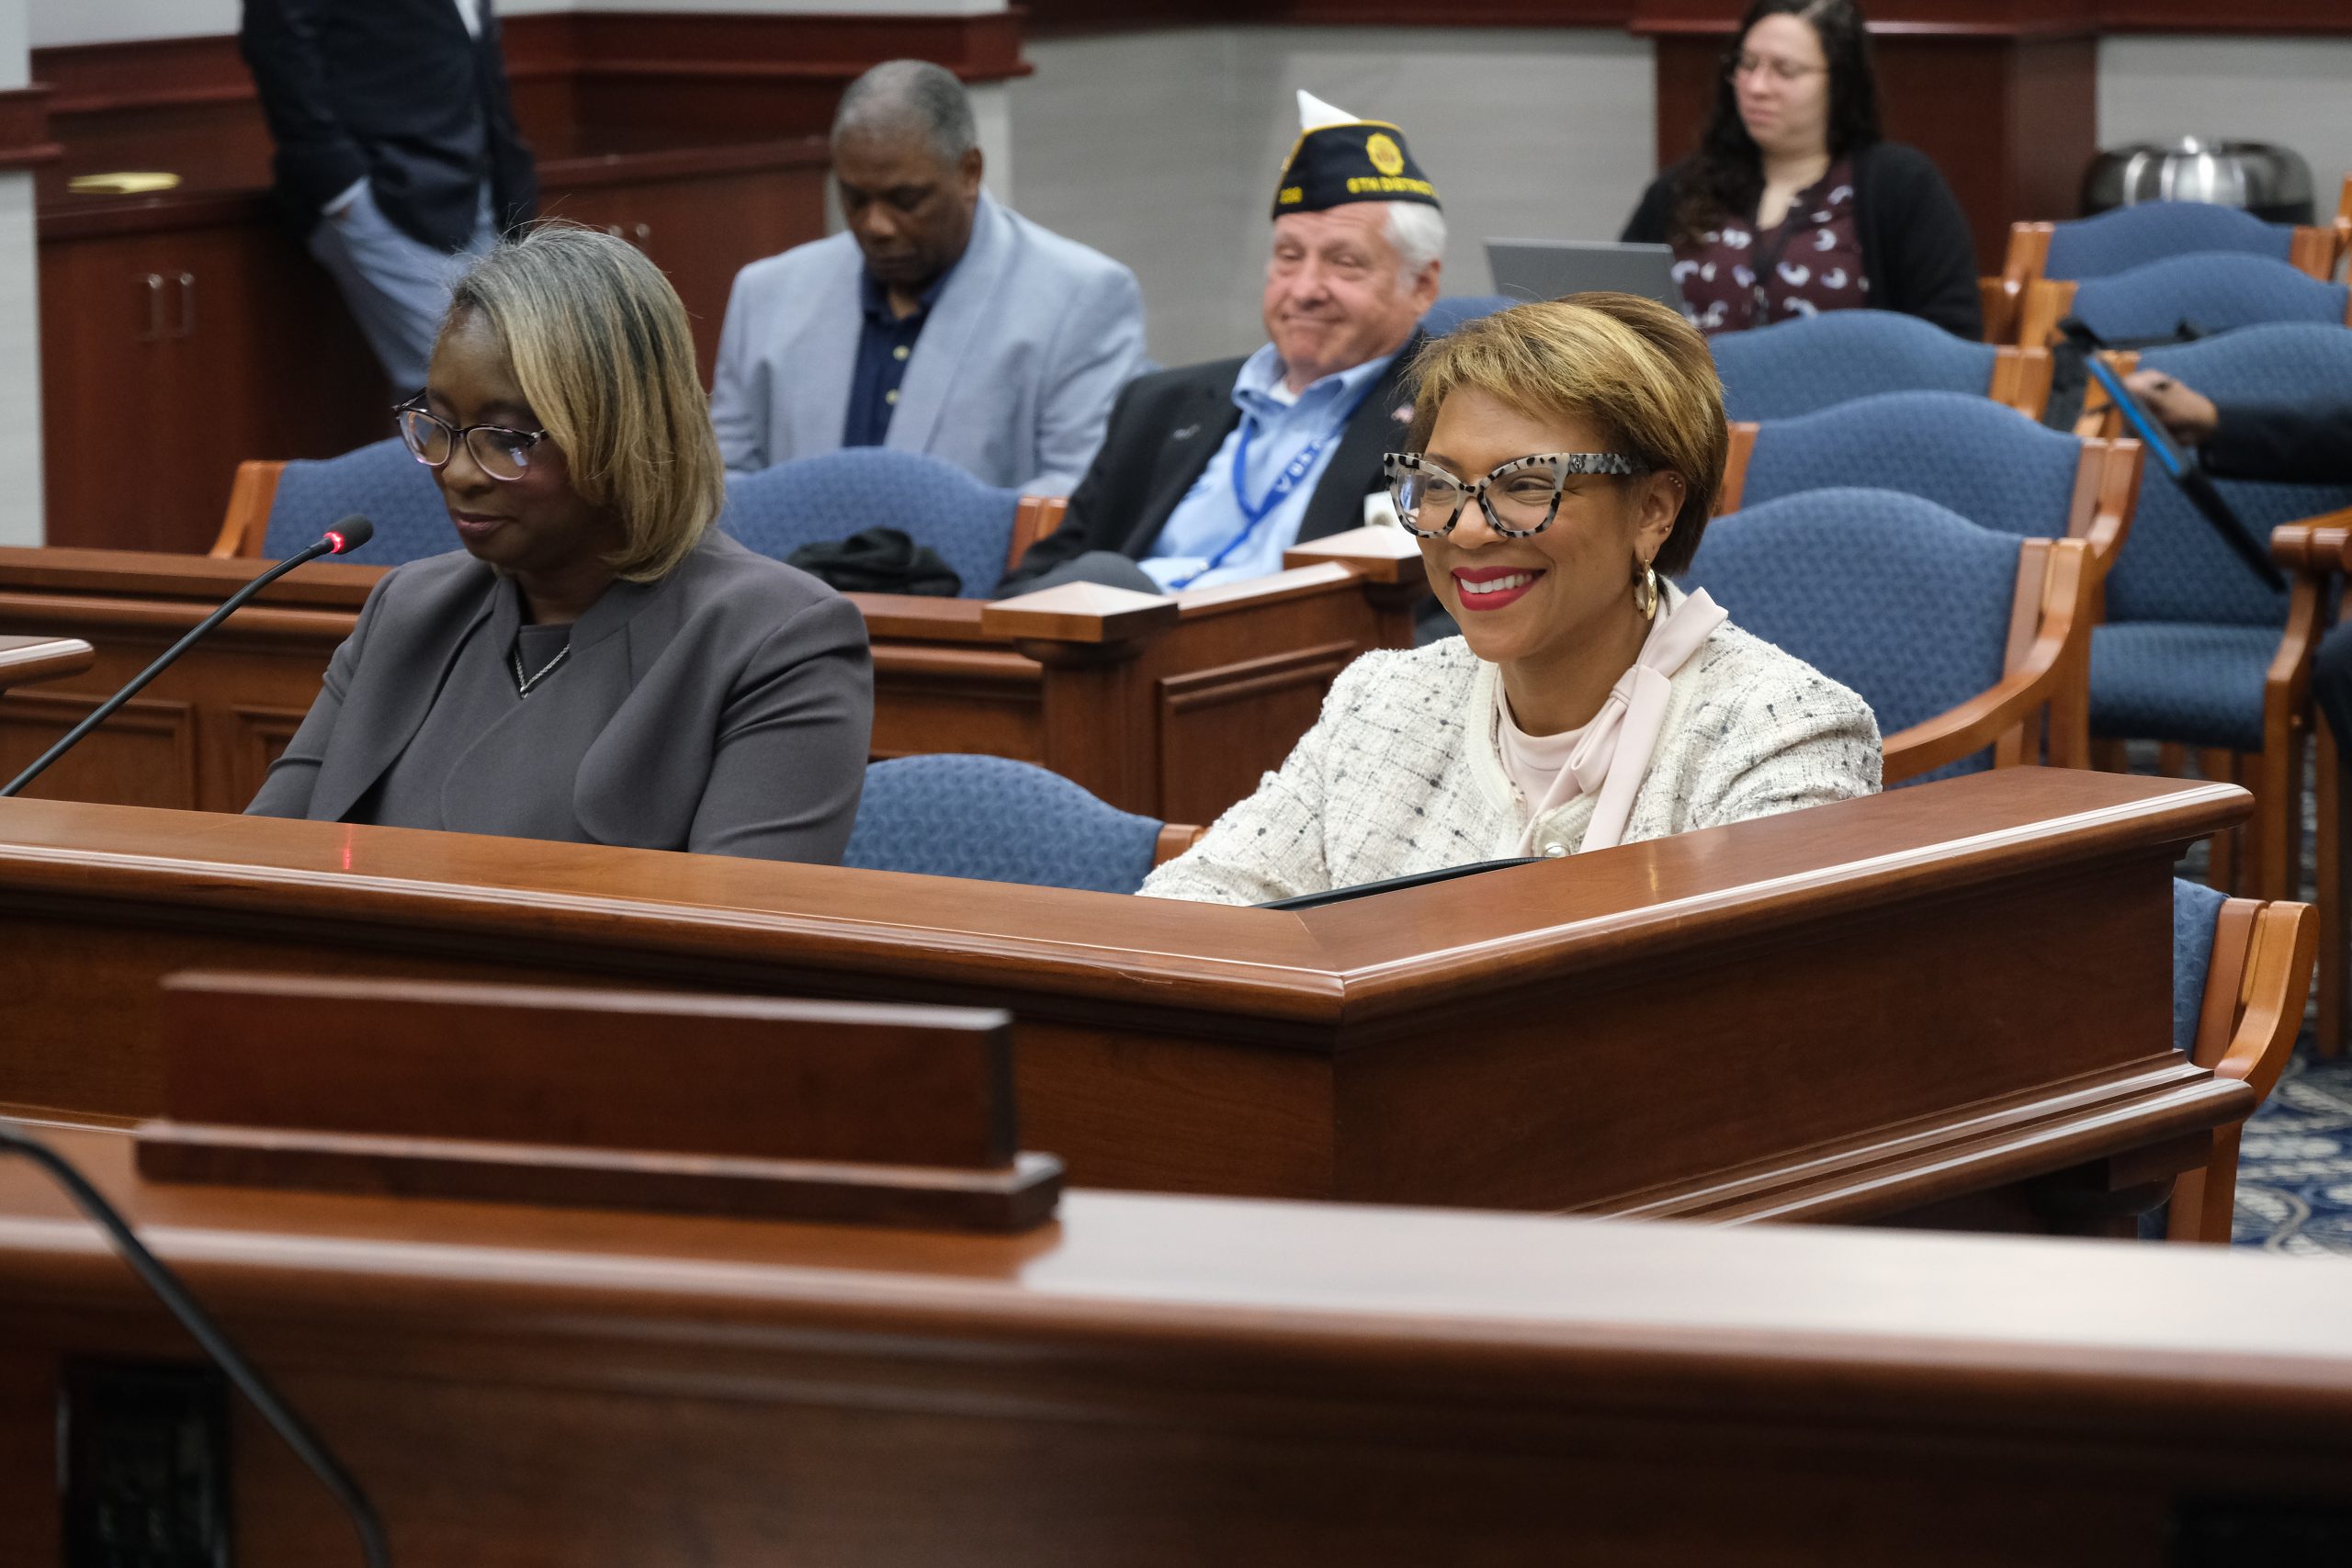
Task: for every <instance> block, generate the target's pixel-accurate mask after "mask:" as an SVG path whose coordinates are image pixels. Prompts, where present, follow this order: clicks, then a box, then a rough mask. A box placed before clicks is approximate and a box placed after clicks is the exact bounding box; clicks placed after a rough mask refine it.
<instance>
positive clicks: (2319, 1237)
mask: <svg viewBox="0 0 2352 1568" xmlns="http://www.w3.org/2000/svg"><path fill="white" fill-rule="evenodd" d="M2231 1240H2232V1242H2233V1244H2234V1245H2236V1246H2239V1247H2267V1248H2268V1249H2269V1250H2271V1251H2273V1252H2292V1253H2301V1254H2304V1255H2306V1256H2313V1257H2316V1256H2319V1255H2321V1254H2328V1253H2333V1254H2335V1255H2338V1256H2341V1257H2346V1258H2352V1053H2346V1055H2340V1056H2337V1057H2335V1059H2334V1060H2333V1061H2325V1062H2323V1061H2320V1060H2319V1059H2317V1058H2316V1057H2314V1056H2312V1054H2311V1033H2310V1031H2309V1030H2308V1029H2306V1030H2305V1032H2304V1034H2303V1038H2302V1040H2301V1043H2298V1045H2297V1046H2296V1048H2295V1059H2294V1060H2293V1061H2292V1062H2290V1063H2289V1064H2288V1066H2287V1071H2286V1074H2285V1076H2284V1077H2280V1078H2279V1080H2278V1088H2277V1089H2273V1090H2271V1091H2270V1098H2269V1100H2267V1101H2266V1102H2265V1103H2264V1105H2263V1107H2262V1109H2261V1110H2260V1111H2256V1112H2255V1115H2254V1120H2253V1121H2251V1122H2247V1123H2246V1129H2245V1140H2244V1142H2243V1143H2241V1144H2240V1145H2239V1147H2238V1200H2237V1216H2236V1219H2235V1222H2234V1223H2233V1225H2232V1227H2231Z"/></svg>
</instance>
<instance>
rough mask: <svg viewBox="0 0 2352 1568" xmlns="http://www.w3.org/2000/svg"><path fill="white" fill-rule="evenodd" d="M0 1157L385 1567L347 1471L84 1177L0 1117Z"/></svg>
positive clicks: (380, 1535) (387, 1563) (371, 1512)
mask: <svg viewBox="0 0 2352 1568" xmlns="http://www.w3.org/2000/svg"><path fill="white" fill-rule="evenodd" d="M0 1153H6V1154H16V1155H22V1156H24V1157H25V1158H27V1159H28V1160H30V1161H32V1162H33V1164H35V1165H37V1166H39V1167H40V1168H41V1169H42V1170H44V1171H45V1172H47V1173H48V1174H49V1177H50V1179H51V1180H53V1181H55V1182H56V1183H57V1185H58V1186H60V1187H62V1188H63V1189H64V1190H65V1193H66V1196H68V1197H70V1198H72V1199H73V1200H74V1204H75V1206H76V1207H78V1208H79V1209H80V1210H81V1211H82V1212H83V1213H85V1214H87V1215H88V1216H89V1217H90V1218H91V1220H92V1221H94V1222H95V1223H96V1224H97V1226H98V1228H99V1229H100V1230H102V1231H104V1232H106V1234H107V1239H108V1240H109V1241H111V1242H113V1244H114V1247H115V1250H116V1251H117V1252H119V1253H120V1254H121V1255H122V1259H123V1261H124V1262H126V1263H128V1264H130V1269H131V1272H133V1273H135V1274H137V1275H138V1276H139V1278H140V1279H141V1281H143V1282H144V1283H145V1284H146V1286H147V1288H148V1289H149V1290H150V1291H153V1292H154V1293H155V1299H156V1300H158V1301H160V1302H162V1303H164V1306H165V1307H167V1308H168V1309H170V1311H171V1314H172V1315H173V1316H174V1317H175V1318H177V1319H179V1322H180V1326H181V1327H183V1328H185V1329H187V1331H188V1334H189V1336H190V1337H193V1338H194V1339H195V1340H196V1342H197V1343H198V1345H201V1346H202V1347H203V1348H204V1353H205V1354H206V1355H208V1356H209V1357H211V1358H212V1360H213V1363H214V1364H215V1365H216V1366H218V1367H219V1368H220V1370H221V1371H224V1372H226V1373H228V1374H229V1381H230V1382H233V1383H235V1384H236V1385H237V1387H238V1389H239V1390H240V1391H242V1392H243V1394H244V1396H245V1398H246V1399H248V1400H249V1401H251V1402H252V1404H253V1407H254V1409H255V1410H258V1411H260V1412H261V1416H262V1419H263V1420H265V1421H266V1422H268V1423H269V1424H270V1427H272V1429H274V1430H275V1431H276V1432H277V1435H278V1436H279V1437H280V1438H284V1439H285V1441H286V1446H287V1447H288V1448H289V1449H292V1450H294V1454H295V1457H296V1458H298V1459H300V1461H302V1462H303V1463H304V1464H305V1465H307V1466H309V1467H310V1471H311V1474H313V1475H315V1476H317V1477H318V1478H319V1483H320V1484H321V1485H322V1486H324V1487H325V1488H326V1489H327V1490H328V1491H329V1492H330V1493H333V1494H334V1500H335V1501H336V1502H338V1503H340V1504H342V1505H343V1510H344V1512H345V1513H346V1514H348V1515H350V1516H351V1526H352V1529H355V1530H356V1531H357V1532H358V1535H359V1553H360V1556H361V1557H362V1558H363V1559H365V1560H366V1562H367V1564H368V1568H391V1562H392V1553H391V1548H390V1546H389V1545H387V1544H386V1542H385V1540H384V1526H383V1523H382V1521H381V1520H379V1519H378V1518H377V1517H376V1508H375V1505H373V1504H371V1503H370V1502H368V1495H367V1494H366V1493H364V1492H362V1491H361V1490H360V1489H359V1483H357V1482H356V1481H354V1480H353V1479H352V1478H351V1473H350V1472H348V1471H346V1470H345V1469H344V1468H343V1465H342V1464H341V1462H339V1461H337V1460H336V1459H335V1457H334V1453H333V1452H331V1451H330V1450H328V1448H327V1446H326V1444H325V1443H324V1442H323V1441H322V1440H321V1438H319V1435H318V1434H317V1433H315V1432H313V1431H311V1428H310V1427H309V1425H308V1424H307V1423H306V1422H304V1421H303V1419H302V1418H301V1417H300V1416H298V1415H296V1414H295V1413H294V1410H293V1408H292V1407H291V1406H290V1405H288V1404H287V1403H286V1402H285V1401H284V1400H283V1399H280V1398H279V1397H278V1396H277V1391H276V1390H274V1389H272V1388H271V1387H270V1386H269V1384H268V1382H266V1381H265V1380H264V1379H263V1377H262V1375H261V1370H260V1369H259V1368H257V1367H255V1366H254V1364H253V1363H252V1362H251V1361H249V1360H247V1359H245V1355H244V1352H243V1351H242V1350H240V1349H238V1348H236V1346H234V1345H233V1344H232V1343H230V1340H229V1336H228V1335H227V1334H226V1333H224V1332H223V1331H222V1330H221V1327H220V1325H219V1324H217V1323H215V1322H213V1321H212V1314H209V1313H208V1312H206V1311H205V1310H204V1308H203V1306H202V1305H201V1304H200V1303H198V1301H197V1299H196V1297H195V1295H194V1294H193V1293H191V1292H189V1290H188V1288H187V1286H186V1285H184V1284H182V1283H181V1282H180V1279H179V1276H178V1275H176V1274H175V1273H173V1272H172V1271H171V1269H168V1268H166V1267H164V1260H163V1259H162V1258H158V1257H156V1256H155V1255H154V1254H153V1253H152V1252H150V1251H148V1250H147V1246H146V1244H145V1243H144V1242H142V1241H141V1240H140V1239H139V1237H138V1236H137V1235H134V1234H132V1232H131V1229H130V1222H129V1221H127V1220H125V1219H124V1218H123V1217H122V1215H121V1214H119V1213H117V1212H116V1210H115V1207H114V1205H113V1204H111V1203H109V1202H107V1201H106V1198H105V1197H104V1196H103V1195H102V1194H101V1193H100V1192H99V1191H98V1190H97V1189H96V1187H94V1186H92V1185H91V1184H90V1179H89V1178H87V1177H85V1176H84V1175H83V1174H82V1173H81V1172H80V1171H79V1170H77V1169H75V1168H74V1164H73V1162H72V1161H70V1160H68V1159H67V1158H66V1157H65V1156H63V1155H61V1154H59V1153H58V1152H57V1151H56V1150H55V1149H52V1148H51V1147H50V1146H49V1145H47V1144H44V1143H42V1142H41V1141H40V1139H38V1138H35V1137H32V1136H31V1135H29V1134H27V1133H25V1132H23V1131H22V1130H20V1129H19V1128H18V1127H17V1125H16V1123H14V1122H9V1121H7V1120H6V1119H5V1118H0Z"/></svg>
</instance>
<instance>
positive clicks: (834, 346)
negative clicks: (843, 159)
mask: <svg viewBox="0 0 2352 1568" xmlns="http://www.w3.org/2000/svg"><path fill="white" fill-rule="evenodd" d="M835 241H838V242H839V244H838V245H835V246H834V250H835V252H837V254H827V256H826V258H825V262H826V265H825V268H824V272H823V274H822V276H821V277H820V279H819V281H818V284H817V287H816V288H814V289H812V290H811V291H810V298H809V299H804V300H793V301H789V302H787V303H786V306H785V309H786V310H787V311H788V312H794V313H797V315H798V317H799V321H800V326H799V330H798V331H797V332H795V333H792V334H791V335H790V338H789V340H788V341H786V342H785V343H781V344H777V345H776V346H775V351H774V358H773V361H772V363H773V364H774V366H775V371H774V374H775V382H776V385H777V387H778V388H779V389H781V391H782V394H783V395H782V398H781V399H780V405H781V410H782V413H783V422H784V428H783V429H782V430H781V431H779V432H777V433H776V434H777V435H778V436H779V437H780V439H778V440H776V441H775V442H774V443H772V444H771V445H770V446H769V448H768V451H769V454H770V461H773V462H781V461H783V460H784V458H786V457H807V456H808V455H809V453H811V452H830V451H831V450H833V448H835V447H836V446H840V445H841V444H842V424H843V423H844V422H845V421H846V419H847V417H848V409H849V387H850V381H851V379H852V378H853V377H854V375H855V374H856V371H857V334H858V331H859V329H860V327H861V326H862V325H863V324H864V322H865V306H864V305H863V304H861V303H860V302H859V299H858V295H857V275H858V271H859V269H860V268H861V267H863V266H864V265H865V259H864V258H863V257H862V256H860V255H859V254H858V252H857V242H856V241H854V240H853V239H852V238H851V237H850V236H849V235H847V234H836V235H834V236H833V239H832V240H829V241H827V242H825V243H827V244H828V245H834V242H835ZM926 335H927V334H926Z"/></svg>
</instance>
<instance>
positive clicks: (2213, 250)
mask: <svg viewBox="0 0 2352 1568" xmlns="http://www.w3.org/2000/svg"><path fill="white" fill-rule="evenodd" d="M2336 251H2337V241H2336V236H2335V232H2334V231H2332V230H2328V229H2320V228H2312V227H2306V226H2290V225H2288V224H2284V223H2266V222H2264V221H2263V220H2260V219H2258V218H2256V217H2255V216H2253V215H2252V214H2251V213H2246V212H2241V211H2238V210H2237V209H2234V208H2229V207H2216V206H2213V205H2212V204H2211V203H2210V202H2201V201H2151V202H2143V203H2142V204H2140V205H2139V206H2136V207H2122V208H2118V209H2115V210H2114V211H2112V212H2102V213H2100V214H2099V215H2098V217H2096V218H2085V219H2082V220H2079V221H2075V222H2071V223H2012V224H2011V225H2009V249H2008V255H2007V259H2005V260H2004V261H2003V262H2002V264H2001V276H1998V277H1987V278H1981V279H1979V280H1978V286H1979V293H1980V294H1981V295H1982V297H1983V300H1984V305H1985V341H1986V342H1988V343H2008V342H2011V341H2017V342H2021V343H2029V344H2032V343H2041V342H2042V341H2044V339H2045V336H2046V334H2047V333H2048V331H2049V329H2050V328H2051V327H2052V326H2053V325H2055V324H2056V323H2057V321H2058V319H2059V317H2060V316H2063V315H2064V314H2065V311H2064V310H2059V311H2058V312H2057V314H2055V315H2050V314H2045V313H2044V312H2043V311H2042V310H2041V309H2040V308H2039V307H2037V306H2035V305H2034V304H2033V301H2032V298H2031V297H2032V295H2033V294H2034V292H2035V290H2036V286H2037V285H2039V284H2041V283H2043V282H2045V281H2056V282H2060V283H2078V282H2081V281H2083V280H2085V279H2087V278H2093V277H2112V276H2115V275H2116V274H2118V273H2122V272H2129V271H2131V269H2132V268H2134V267H2140V266H2145V265H2148V264H2149V263H2150V262H2157V261H2163V260H2165V259H2166V258H2167V257H2171V256H2186V255H2195V254H2232V255H2242V256H2256V257H2259V258H2261V259H2263V260H2266V261H2275V262H2281V263H2284V264H2286V265H2290V266H2292V267H2294V268H2296V269H2297V270H2298V271H2300V272H2302V273H2303V274H2305V275H2306V276H2310V277H2312V278H2317V279H2321V280H2324V279H2327V278H2330V277H2333V276H2335V255H2336ZM2171 330H2172V329H2171V327H2170V326H2169V325H2167V326H2166V327H2165V329H2164V331H2165V332H2170V331H2171ZM2134 335H2145V334H2134Z"/></svg>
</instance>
